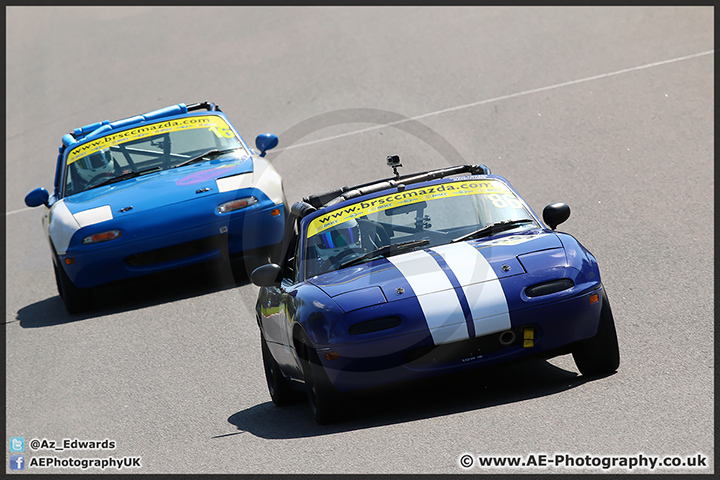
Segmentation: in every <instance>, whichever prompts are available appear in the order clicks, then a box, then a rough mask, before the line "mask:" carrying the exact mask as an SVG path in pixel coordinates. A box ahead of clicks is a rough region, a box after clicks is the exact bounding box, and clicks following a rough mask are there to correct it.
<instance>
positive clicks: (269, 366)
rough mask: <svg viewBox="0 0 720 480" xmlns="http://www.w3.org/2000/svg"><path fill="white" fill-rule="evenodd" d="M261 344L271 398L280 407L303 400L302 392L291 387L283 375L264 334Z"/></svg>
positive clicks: (261, 337)
mask: <svg viewBox="0 0 720 480" xmlns="http://www.w3.org/2000/svg"><path fill="white" fill-rule="evenodd" d="M260 344H261V348H262V359H263V367H264V368H265V380H266V381H267V386H268V391H269V392H270V398H272V401H273V403H274V404H275V405H277V406H278V407H284V406H285V405H290V404H292V403H296V402H298V401H300V400H302V398H303V395H302V393H301V392H296V391H295V390H293V389H292V388H290V385H288V383H287V380H285V377H283V374H282V372H281V371H280V367H279V366H278V363H277V362H276V361H275V359H274V358H273V356H272V354H271V353H270V349H269V348H268V345H267V342H266V341H265V338H264V337H263V336H262V335H260Z"/></svg>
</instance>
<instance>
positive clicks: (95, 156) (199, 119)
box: [64, 115, 247, 195]
mask: <svg viewBox="0 0 720 480" xmlns="http://www.w3.org/2000/svg"><path fill="white" fill-rule="evenodd" d="M238 149H240V152H241V154H242V155H245V154H247V152H246V151H245V150H244V148H243V146H242V143H241V142H240V140H239V139H238V138H237V137H236V135H235V133H234V132H233V130H232V129H231V128H230V127H229V126H228V124H227V123H226V122H225V120H224V119H223V118H221V117H219V116H217V115H199V116H198V115H195V116H190V117H186V118H180V119H175V120H169V121H168V120H166V121H161V122H157V123H152V124H143V125H142V126H140V127H136V128H132V129H129V130H124V131H120V132H112V133H109V134H108V135H105V136H102V137H99V138H98V139H96V140H93V141H91V142H88V143H83V144H81V145H79V146H77V147H75V148H74V149H73V150H71V151H70V152H69V153H68V156H67V171H66V174H65V191H64V195H72V194H74V193H78V192H82V191H84V190H88V189H91V188H94V187H97V186H101V185H103V184H107V183H113V182H115V181H121V180H124V179H127V178H132V177H136V176H139V175H145V174H149V173H154V172H157V171H161V170H167V169H170V168H174V167H177V166H180V165H183V164H189V163H194V162H195V161H202V160H204V159H211V158H216V157H217V156H218V155H221V154H223V153H229V152H233V151H235V150H238Z"/></svg>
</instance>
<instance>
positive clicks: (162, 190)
mask: <svg viewBox="0 0 720 480" xmlns="http://www.w3.org/2000/svg"><path fill="white" fill-rule="evenodd" d="M252 171H253V159H252V157H249V156H245V157H242V158H238V157H226V158H221V159H216V160H211V161H208V162H203V163H198V164H194V165H188V166H186V167H180V168H176V169H170V170H163V171H160V172H156V173H150V174H147V175H143V176H140V177H136V178H130V179H128V180H124V181H122V182H118V183H113V184H110V185H106V186H103V187H98V188H94V189H91V190H87V191H85V192H81V193H78V194H75V195H70V196H68V197H65V198H64V202H65V205H66V206H67V208H68V209H69V210H70V212H71V213H72V214H73V215H78V214H81V215H80V218H82V217H83V216H87V217H98V214H104V212H105V211H108V213H110V214H111V212H118V211H120V210H123V209H128V208H129V207H131V209H132V211H133V213H136V212H142V211H146V210H150V209H156V208H158V207H162V206H166V205H171V204H174V203H180V202H185V201H188V200H193V199H195V198H199V197H201V196H208V195H214V194H217V193H218V192H220V191H222V189H223V188H227V187H224V186H222V185H221V184H218V182H217V181H216V179H219V178H227V177H233V176H235V175H241V174H247V173H252ZM248 177H252V175H250V176H248ZM238 178H239V177H238ZM230 183H234V184H235V185H236V186H237V185H240V186H251V185H252V178H248V179H246V180H244V181H243V182H242V184H240V183H238V182H232V179H231V180H230ZM108 207H109V208H108ZM85 212H88V213H87V214H85ZM76 218H77V217H76ZM111 218H112V217H111Z"/></svg>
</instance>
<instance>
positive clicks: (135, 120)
mask: <svg viewBox="0 0 720 480" xmlns="http://www.w3.org/2000/svg"><path fill="white" fill-rule="evenodd" d="M195 110H207V111H209V112H222V110H220V107H218V106H217V105H216V104H214V103H212V102H201V103H193V104H190V105H186V104H184V103H179V104H177V105H172V106H169V107H165V108H161V109H159V110H153V111H152V112H148V113H144V114H142V115H135V116H133V117H128V118H123V119H120V120H115V121H114V122H110V121H109V120H104V121H102V122H95V123H90V124H88V125H85V126H84V127H78V128H75V129H73V131H72V132H70V133H66V134H65V135H63V137H62V144H61V145H60V148H59V150H58V151H59V155H58V158H57V166H56V168H55V181H54V185H53V186H54V189H55V190H54V193H53V195H54V196H55V197H56V198H57V196H58V194H59V192H61V191H62V181H63V178H62V177H63V171H64V162H63V157H64V155H65V152H66V151H67V149H68V148H71V147H74V146H75V145H76V144H78V143H80V142H83V141H86V140H91V139H93V138H98V137H101V136H103V135H106V134H107V133H109V132H111V131H113V130H118V129H121V128H126V127H130V126H134V125H139V124H141V123H143V122H149V121H157V120H162V119H163V118H168V117H173V116H177V115H183V114H186V113H188V112H192V111H195Z"/></svg>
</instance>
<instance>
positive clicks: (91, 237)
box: [82, 230, 121, 245]
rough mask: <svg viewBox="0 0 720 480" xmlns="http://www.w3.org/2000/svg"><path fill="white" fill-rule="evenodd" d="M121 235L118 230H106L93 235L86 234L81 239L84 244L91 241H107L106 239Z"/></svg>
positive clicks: (113, 238)
mask: <svg viewBox="0 0 720 480" xmlns="http://www.w3.org/2000/svg"><path fill="white" fill-rule="evenodd" d="M120 235H121V232H120V230H108V231H107V232H102V233H96V234H94V235H88V236H87V237H85V238H83V239H82V243H83V244H84V245H88V244H91V243H100V242H107V241H108V240H115V239H116V238H118V237H119V236H120Z"/></svg>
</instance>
